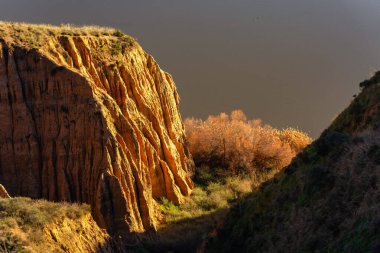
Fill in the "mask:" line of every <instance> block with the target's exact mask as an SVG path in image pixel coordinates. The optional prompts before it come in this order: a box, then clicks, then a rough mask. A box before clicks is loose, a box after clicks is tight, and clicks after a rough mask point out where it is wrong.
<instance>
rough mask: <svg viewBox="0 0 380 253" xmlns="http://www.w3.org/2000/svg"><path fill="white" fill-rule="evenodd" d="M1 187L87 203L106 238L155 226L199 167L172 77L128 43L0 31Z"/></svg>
mask: <svg viewBox="0 0 380 253" xmlns="http://www.w3.org/2000/svg"><path fill="white" fill-rule="evenodd" d="M0 38H1V39H0V182H3V184H4V186H5V187H6V189H7V190H8V191H9V192H10V194H11V195H13V196H29V197H32V198H45V199H48V200H52V201H68V202H84V203H88V204H90V205H91V207H92V213H93V216H94V218H95V220H96V221H97V223H98V224H99V225H100V226H101V227H102V228H107V230H108V232H110V233H111V234H114V233H116V232H120V231H127V232H130V233H140V232H143V231H145V230H147V229H148V230H149V229H155V228H156V226H157V212H156V208H157V204H156V200H158V199H160V198H162V197H165V198H167V199H169V200H171V201H173V202H174V203H177V204H178V203H181V202H182V200H183V196H187V195H189V194H190V192H191V189H192V188H193V185H192V182H191V179H190V173H191V171H192V166H193V163H192V159H191V155H190V154H189V152H188V149H187V145H186V140H185V136H184V128H183V124H182V120H181V116H180V114H179V110H178V103H179V97H178V94H177V91H176V87H175V85H174V82H173V79H172V77H171V76H170V75H169V74H168V73H166V72H163V71H162V70H161V69H160V68H159V66H158V64H157V63H156V62H155V61H154V59H153V57H152V56H150V55H149V54H147V53H146V52H144V51H143V49H142V48H141V47H140V46H139V45H138V44H137V42H135V41H134V40H133V39H131V38H130V37H128V36H126V35H124V34H122V33H121V32H119V31H116V30H112V29H100V28H91V27H90V28H71V27H50V26H35V25H26V24H14V23H0Z"/></svg>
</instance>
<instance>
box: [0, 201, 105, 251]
mask: <svg viewBox="0 0 380 253" xmlns="http://www.w3.org/2000/svg"><path fill="white" fill-rule="evenodd" d="M90 217H91V215H90V208H89V206H88V205H78V204H68V203H53V202H49V201H45V200H32V199H30V198H11V199H0V252H53V251H54V252H63V251H66V250H67V251H68V252H73V250H74V251H75V249H76V250H77V251H81V250H80V249H81V248H82V250H87V249H88V248H91V247H95V248H96V247H97V246H98V245H97V243H99V244H101V243H102V242H103V243H105V241H106V240H107V238H108V236H107V235H106V234H105V233H104V234H103V232H102V231H101V230H100V229H99V228H98V227H97V226H96V224H95V222H93V221H92V220H91V218H90ZM82 233H89V234H88V235H82ZM71 236H75V238H74V239H73V238H72V237H71ZM88 237H94V238H97V239H98V240H99V241H98V242H95V243H94V245H90V244H92V243H93V242H91V240H88V239H87V238H88ZM81 241H83V242H81ZM81 243H83V245H80V244H81ZM86 244H88V245H86Z"/></svg>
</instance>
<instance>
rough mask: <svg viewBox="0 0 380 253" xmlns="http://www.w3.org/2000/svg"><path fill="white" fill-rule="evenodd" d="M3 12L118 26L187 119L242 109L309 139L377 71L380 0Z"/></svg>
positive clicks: (71, 5) (80, 4)
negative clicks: (165, 82) (174, 91)
mask: <svg viewBox="0 0 380 253" xmlns="http://www.w3.org/2000/svg"><path fill="white" fill-rule="evenodd" d="M0 19H3V20H13V21H26V22H44V23H53V24H60V23H74V24H97V25H106V26H114V27H119V28H121V29H122V30H123V31H125V32H126V33H129V34H131V35H132V36H134V37H137V38H138V40H139V42H140V43H141V44H142V45H143V47H144V48H145V49H146V50H147V51H148V52H150V53H151V54H153V55H154V57H155V58H156V60H158V62H159V63H160V65H161V67H162V68H164V69H165V70H167V71H168V72H170V73H171V74H172V75H173V76H174V80H175V81H176V83H177V86H178V89H179V92H180V95H181V98H182V102H181V110H182V112H183V114H184V116H185V117H188V116H196V117H205V116H206V115H208V114H213V113H218V112H220V111H231V110H232V109H234V108H242V109H243V110H244V111H245V112H246V113H247V114H248V115H249V116H250V117H260V118H262V119H263V120H264V121H266V122H268V123H270V124H272V125H274V126H277V127H284V126H294V127H299V128H301V129H303V130H306V131H308V132H309V133H311V134H312V135H313V136H317V135H318V134H319V133H320V132H321V131H322V130H323V129H324V128H325V127H326V126H327V125H328V124H329V123H330V122H331V120H332V119H333V118H334V116H336V115H337V114H338V113H339V112H340V111H341V110H342V109H343V108H345V107H346V106H347V104H348V103H349V102H350V100H351V97H352V95H353V94H355V93H357V92H358V90H359V89H358V86H357V84H358V83H359V82H360V81H361V80H363V79H364V78H366V77H368V76H369V75H370V74H371V73H372V72H373V71H375V70H377V69H380V28H379V24H380V1H379V0H251V1H248V0H230V1H227V0H203V1H200V0H192V1H178V0H155V1H147V0H140V1H100V0H91V1H90V0H81V1H80V0H76V1H74V0H45V1H42V0H33V1H31V0H0Z"/></svg>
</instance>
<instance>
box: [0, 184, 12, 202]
mask: <svg viewBox="0 0 380 253" xmlns="http://www.w3.org/2000/svg"><path fill="white" fill-rule="evenodd" d="M0 198H3V199H4V198H5V199H8V198H10V196H9V194H8V192H7V190H6V189H5V188H4V186H3V185H2V184H0Z"/></svg>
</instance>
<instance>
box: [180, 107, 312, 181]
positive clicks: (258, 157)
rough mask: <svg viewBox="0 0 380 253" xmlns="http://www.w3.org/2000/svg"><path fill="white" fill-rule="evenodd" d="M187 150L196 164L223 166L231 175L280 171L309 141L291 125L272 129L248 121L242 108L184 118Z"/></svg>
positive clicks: (257, 122)
mask: <svg viewBox="0 0 380 253" xmlns="http://www.w3.org/2000/svg"><path fill="white" fill-rule="evenodd" d="M185 128H186V135H187V139H188V141H189V146H190V151H191V153H192V155H193V158H194V161H195V163H196V165H197V166H202V165H207V166H209V167H215V168H216V167H218V168H225V169H226V170H229V172H231V173H232V174H238V173H242V172H244V173H250V174H252V173H255V172H258V171H262V172H265V171H268V172H269V171H273V170H276V171H277V170H280V169H281V168H283V167H285V166H286V165H288V164H289V163H290V161H291V160H292V158H293V157H294V156H295V155H296V154H297V153H298V152H299V151H301V150H302V149H303V148H304V147H305V146H306V145H308V144H309V143H310V142H311V138H310V137H309V136H308V135H307V134H305V133H303V132H301V131H299V130H297V129H293V128H287V129H283V130H278V129H275V128H273V127H271V126H269V125H264V124H262V122H261V120H259V119H255V120H248V119H247V117H246V115H245V114H244V113H243V112H242V111H241V110H236V111H233V112H232V113H231V114H230V115H228V114H226V113H221V114H219V115H216V116H209V117H208V118H207V120H205V121H203V120H200V119H195V118H190V119H186V120H185Z"/></svg>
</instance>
